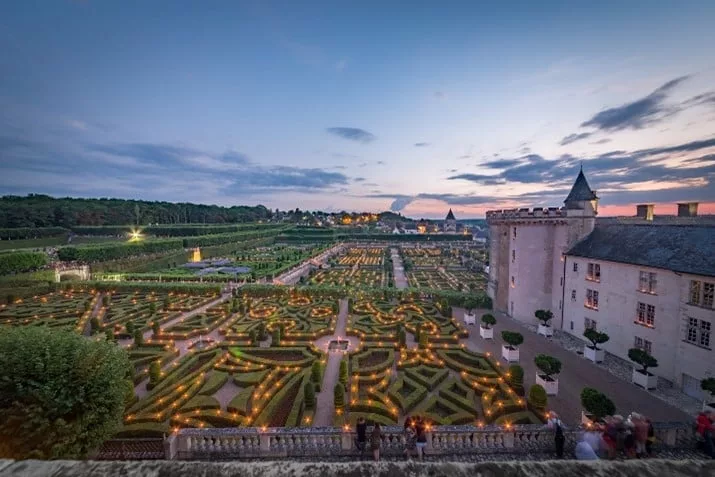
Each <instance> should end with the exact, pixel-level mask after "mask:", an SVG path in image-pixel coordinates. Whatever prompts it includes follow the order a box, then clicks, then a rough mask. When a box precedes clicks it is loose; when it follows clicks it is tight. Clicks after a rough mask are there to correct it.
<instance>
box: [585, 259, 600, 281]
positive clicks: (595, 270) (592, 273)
mask: <svg viewBox="0 0 715 477" xmlns="http://www.w3.org/2000/svg"><path fill="white" fill-rule="evenodd" d="M586 280H591V281H592V282H600V281H601V265H599V264H598V263H591V262H589V264H588V268H587V269H586Z"/></svg>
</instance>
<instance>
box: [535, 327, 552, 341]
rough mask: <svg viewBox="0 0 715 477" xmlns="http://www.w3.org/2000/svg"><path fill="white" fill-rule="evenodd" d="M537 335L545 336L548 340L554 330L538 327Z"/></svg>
mask: <svg viewBox="0 0 715 477" xmlns="http://www.w3.org/2000/svg"><path fill="white" fill-rule="evenodd" d="M538 333H539V334H540V335H541V336H546V337H547V338H550V337H552V336H554V329H553V328H552V327H550V326H544V325H539V331H538Z"/></svg>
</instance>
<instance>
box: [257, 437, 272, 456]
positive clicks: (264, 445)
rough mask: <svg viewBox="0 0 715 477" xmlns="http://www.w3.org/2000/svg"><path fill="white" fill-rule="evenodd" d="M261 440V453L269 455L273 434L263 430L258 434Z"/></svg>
mask: <svg viewBox="0 0 715 477" xmlns="http://www.w3.org/2000/svg"><path fill="white" fill-rule="evenodd" d="M258 439H259V442H260V449H261V454H263V455H268V454H269V453H270V451H271V436H269V435H268V434H266V433H265V432H262V433H260V434H259V436H258Z"/></svg>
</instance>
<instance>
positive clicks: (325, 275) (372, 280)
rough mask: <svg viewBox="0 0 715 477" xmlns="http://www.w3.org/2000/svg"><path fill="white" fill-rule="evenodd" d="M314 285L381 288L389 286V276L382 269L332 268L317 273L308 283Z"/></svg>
mask: <svg viewBox="0 0 715 477" xmlns="http://www.w3.org/2000/svg"><path fill="white" fill-rule="evenodd" d="M308 283H310V284H313V285H325V286H345V287H348V286H355V287H361V288H380V287H385V286H387V275H386V273H385V272H384V271H383V270H382V269H380V268H368V269H362V268H330V269H321V270H317V271H315V272H314V273H313V274H312V275H311V276H310V279H309V281H308Z"/></svg>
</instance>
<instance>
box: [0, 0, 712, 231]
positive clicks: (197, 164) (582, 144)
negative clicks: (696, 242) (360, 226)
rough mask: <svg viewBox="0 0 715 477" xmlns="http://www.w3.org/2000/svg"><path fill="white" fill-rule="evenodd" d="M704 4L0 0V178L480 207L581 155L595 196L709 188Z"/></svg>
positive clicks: (318, 202) (295, 202)
mask: <svg viewBox="0 0 715 477" xmlns="http://www.w3.org/2000/svg"><path fill="white" fill-rule="evenodd" d="M408 5H409V7H408ZM713 24H715V3H713V2H712V1H703V2H687V1H686V2H659V1H649V2H638V1H631V2H610V1H603V2H539V3H537V2H509V3H507V2H500V3H499V4H497V3H493V4H489V5H484V4H482V2H475V1H468V2H420V1H416V2H384V1H382V2H371V1H363V2H350V3H348V2H335V1H330V2H293V1H291V2H268V1H265V2H261V1H257V2H241V1H230V2H229V1H227V2H219V1H207V2H182V1H173V2H159V1H157V2H145V1H122V2H118V1H97V0H87V1H60V0H58V1H30V0H26V1H12V2H2V3H0V125H1V129H0V193H2V194H26V193H30V192H36V193H47V194H51V195H58V196H67V195H71V196H82V197H107V196H115V197H123V198H141V199H148V200H169V201H193V202H204V203H217V204H222V205H231V204H257V203H261V204H264V205H266V206H269V207H272V208H275V207H279V208H281V209H288V208H295V207H300V208H301V209H308V210H313V209H322V210H343V209H345V210H373V211H377V210H386V209H390V208H392V209H393V210H399V211H402V212H403V213H405V214H406V215H409V216H414V217H421V216H425V217H441V216H444V214H445V211H446V210H447V209H448V208H449V207H452V208H453V209H454V210H455V212H456V213H457V215H458V217H460V216H461V217H478V216H483V214H484V210H487V209H492V208H504V207H516V206H536V205H539V206H541V205H551V206H554V205H559V204H560V203H561V202H562V201H563V198H564V197H565V196H566V194H567V192H568V188H569V187H570V185H571V183H572V182H573V180H574V178H575V176H576V174H577V172H578V168H579V167H580V165H581V164H583V167H584V171H585V172H586V175H587V177H588V178H589V181H590V182H591V184H592V186H593V187H594V188H595V189H597V190H598V193H599V196H600V197H601V204H602V206H603V210H604V211H605V212H608V211H609V210H610V211H613V212H620V211H621V210H626V208H628V210H630V207H631V204H634V203H638V202H656V203H658V204H665V203H673V202H675V201H685V200H697V201H701V202H714V201H715V185H714V184H715V55H713V51H715V28H713V27H712V25H713ZM707 207H710V206H705V208H706V210H709V209H707ZM714 210H715V209H714Z"/></svg>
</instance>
